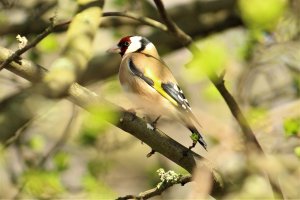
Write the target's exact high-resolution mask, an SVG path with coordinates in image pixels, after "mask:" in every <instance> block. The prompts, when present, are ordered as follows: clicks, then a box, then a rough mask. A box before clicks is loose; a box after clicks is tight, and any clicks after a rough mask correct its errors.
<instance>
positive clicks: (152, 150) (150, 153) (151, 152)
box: [146, 149, 156, 158]
mask: <svg viewBox="0 0 300 200" xmlns="http://www.w3.org/2000/svg"><path fill="white" fill-rule="evenodd" d="M155 152H156V151H155V150H154V149H151V151H150V152H149V153H148V154H147V155H146V156H147V158H150V157H151V156H152V155H153V154H155Z"/></svg>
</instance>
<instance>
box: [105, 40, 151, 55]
mask: <svg viewBox="0 0 300 200" xmlns="http://www.w3.org/2000/svg"><path fill="white" fill-rule="evenodd" d="M108 52H110V53H119V54H120V55H121V56H124V55H126V54H128V53H133V52H142V53H147V54H150V55H151V54H152V53H153V54H154V53H155V54H157V51H156V49H155V47H154V45H153V44H152V43H151V42H150V41H149V40H148V39H147V38H145V37H142V36H126V37H123V38H122V39H121V40H120V41H119V43H118V44H117V45H116V46H114V47H112V48H110V49H109V50H108Z"/></svg>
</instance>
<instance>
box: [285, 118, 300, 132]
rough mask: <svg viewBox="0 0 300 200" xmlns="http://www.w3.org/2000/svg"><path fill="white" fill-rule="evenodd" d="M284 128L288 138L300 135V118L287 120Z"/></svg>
mask: <svg viewBox="0 0 300 200" xmlns="http://www.w3.org/2000/svg"><path fill="white" fill-rule="evenodd" d="M283 127H284V132H285V135H286V136H287V137H290V136H295V135H300V118H291V119H285V120H284V122H283Z"/></svg>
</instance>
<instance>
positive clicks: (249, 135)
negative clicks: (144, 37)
mask: <svg viewBox="0 0 300 200" xmlns="http://www.w3.org/2000/svg"><path fill="white" fill-rule="evenodd" d="M154 2H155V4H156V6H157V9H158V11H159V13H160V15H161V17H162V19H163V20H164V22H165V23H166V25H167V27H168V30H169V32H171V33H172V34H173V35H175V36H176V37H178V40H179V41H180V42H181V44H182V45H183V46H186V47H188V46H190V48H191V49H193V50H194V51H195V52H197V53H200V52H201V50H200V49H199V48H198V47H197V46H196V45H195V44H194V43H193V40H192V38H191V37H189V36H188V35H187V34H186V33H185V32H184V31H182V30H181V29H180V28H179V27H178V26H177V25H176V24H175V23H174V22H173V21H172V20H171V18H170V17H169V16H168V15H167V12H166V10H165V7H164V5H163V3H162V1H161V0H154ZM192 53H193V52H192ZM208 77H209V79H210V80H211V82H212V83H213V84H214V85H215V87H216V88H217V89H218V91H219V92H220V94H221V95H222V97H223V99H224V100H225V102H226V103H227V105H228V107H229V109H230V111H231V113H232V115H233V116H234V118H235V119H236V121H237V122H238V124H239V126H240V127H241V129H242V132H243V135H244V137H245V138H246V141H247V142H246V145H247V146H248V142H249V143H251V144H254V148H256V149H257V150H258V151H260V152H261V153H263V150H262V148H261V146H260V144H259V143H258V141H257V139H256V137H255V135H254V133H253V131H252V129H251V128H250V125H249V123H248V122H247V120H246V118H245V117H244V114H243V113H242V111H241V109H240V108H239V106H238V104H237V102H236V101H235V99H234V98H233V96H232V95H231V94H230V92H229V91H228V90H227V88H226V87H225V84H224V80H223V79H220V78H219V77H218V75H217V74H216V73H212V72H210V73H209V74H208ZM250 146H251V147H253V145H250Z"/></svg>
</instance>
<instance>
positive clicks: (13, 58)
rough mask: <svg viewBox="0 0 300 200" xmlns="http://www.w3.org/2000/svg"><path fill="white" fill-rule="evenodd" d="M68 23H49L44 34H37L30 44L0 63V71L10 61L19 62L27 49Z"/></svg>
mask: <svg viewBox="0 0 300 200" xmlns="http://www.w3.org/2000/svg"><path fill="white" fill-rule="evenodd" d="M69 23H70V21H67V22H63V23H60V24H57V25H54V24H53V22H52V21H51V23H50V25H49V27H48V28H46V30H45V31H44V32H42V33H41V34H39V35H38V36H37V37H36V38H35V39H34V40H33V41H32V42H30V43H28V44H27V45H25V46H24V47H23V48H20V49H18V50H17V51H15V52H14V53H13V54H12V55H11V56H10V57H8V58H7V59H6V60H5V61H4V62H3V63H1V65H0V70H2V69H3V68H5V67H6V66H8V65H9V64H10V63H11V62H12V61H16V62H21V57H20V56H21V55H22V54H23V53H25V52H26V51H28V50H29V49H31V48H33V47H35V46H36V45H37V44H38V43H39V42H40V41H41V40H43V39H44V38H45V37H47V36H48V35H49V34H50V33H52V32H53V30H55V29H57V28H60V27H62V26H65V25H67V24H69Z"/></svg>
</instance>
